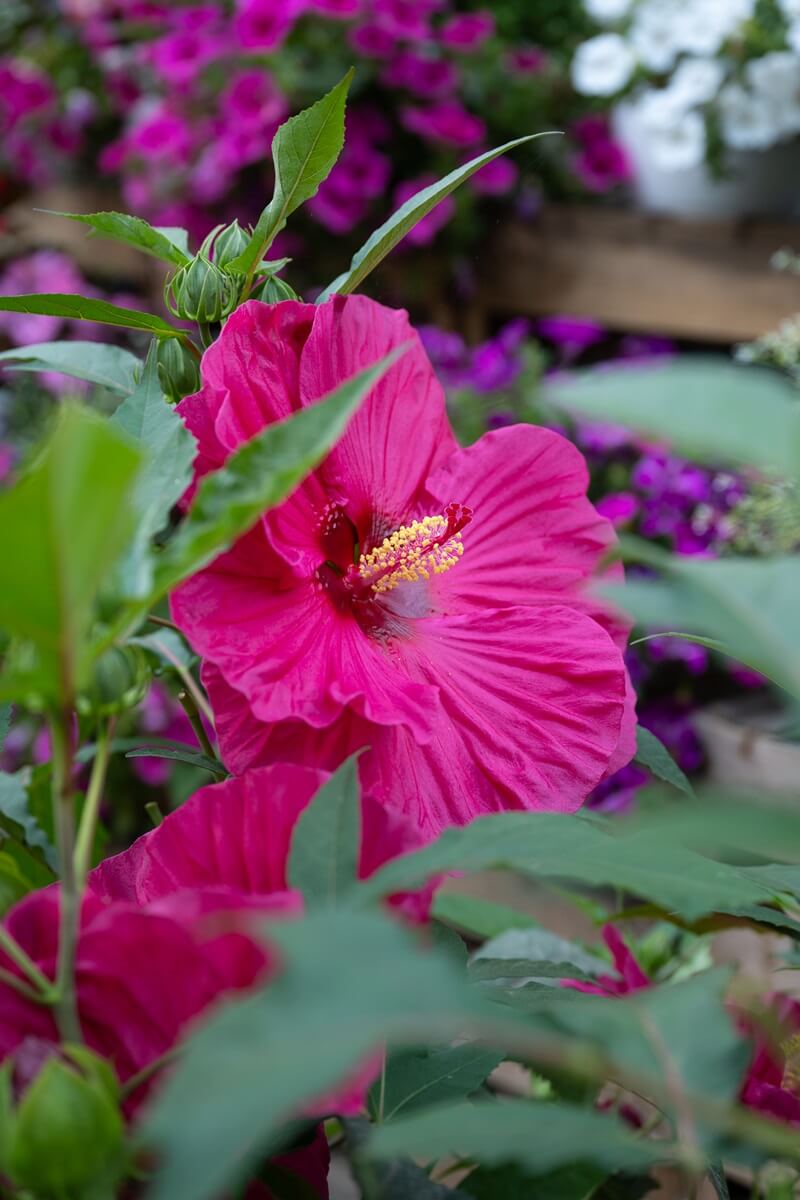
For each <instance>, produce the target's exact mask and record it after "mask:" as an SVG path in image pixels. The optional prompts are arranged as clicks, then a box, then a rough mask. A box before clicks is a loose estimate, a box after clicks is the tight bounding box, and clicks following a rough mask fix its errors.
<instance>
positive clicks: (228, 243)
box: [214, 220, 250, 271]
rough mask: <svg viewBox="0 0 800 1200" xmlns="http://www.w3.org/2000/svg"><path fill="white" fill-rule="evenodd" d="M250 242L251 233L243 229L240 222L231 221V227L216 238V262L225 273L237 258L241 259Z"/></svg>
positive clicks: (228, 226) (227, 227) (226, 227)
mask: <svg viewBox="0 0 800 1200" xmlns="http://www.w3.org/2000/svg"><path fill="white" fill-rule="evenodd" d="M249 241H250V235H249V233H247V231H246V230H244V229H242V227H241V225H240V224H239V222H238V221H235V220H234V221H231V223H230V225H226V226H225V228H224V229H223V230H222V231H221V233H218V234H217V236H216V239H215V241H214V262H215V263H216V264H217V266H218V267H221V268H222V270H223V271H224V270H225V269H226V268H227V267H228V265H229V264H230V263H232V262H233V260H234V259H235V258H238V257H239V255H240V254H241V253H242V252H243V251H244V248H245V246H246V245H247V243H248V242H249Z"/></svg>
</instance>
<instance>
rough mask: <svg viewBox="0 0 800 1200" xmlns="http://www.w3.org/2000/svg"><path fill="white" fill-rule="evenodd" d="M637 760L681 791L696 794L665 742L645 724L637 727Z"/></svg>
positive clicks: (691, 794)
mask: <svg viewBox="0 0 800 1200" xmlns="http://www.w3.org/2000/svg"><path fill="white" fill-rule="evenodd" d="M635 761H636V762H638V763H641V764H642V766H643V767H647V769H648V771H649V772H650V773H651V775H655V776H656V778H658V779H663V780H664V782H665V783H671V784H672V786H673V787H675V788H677V789H678V791H679V792H683V793H684V794H685V795H687V796H694V788H693V787H692V785H691V783H690V782H689V780H688V779H687V778H686V776H685V775H684V773H683V771H682V770H681V769H680V767H679V766H678V764H677V763H676V762H675V759H674V758H673V757H672V755H671V754H670V752H669V750H668V749H667V748H666V746H665V745H664V743H663V742H661V741H659V739H658V738H657V737H656V735H655V734H654V733H651V732H650V730H649V729H645V728H644V726H643V725H639V726H637V729H636V759H635Z"/></svg>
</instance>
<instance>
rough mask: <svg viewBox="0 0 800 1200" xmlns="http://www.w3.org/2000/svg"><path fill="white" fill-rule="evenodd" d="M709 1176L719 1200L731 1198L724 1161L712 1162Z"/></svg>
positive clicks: (729, 1199)
mask: <svg viewBox="0 0 800 1200" xmlns="http://www.w3.org/2000/svg"><path fill="white" fill-rule="evenodd" d="M708 1177H709V1179H710V1180H711V1183H712V1185H713V1187H714V1191H715V1192H716V1193H717V1196H718V1197H719V1200H731V1197H730V1192H729V1191H728V1181H727V1179H726V1178H725V1168H724V1166H723V1165H722V1163H711V1164H710V1166H709V1168H708Z"/></svg>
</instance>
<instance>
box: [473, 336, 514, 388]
mask: <svg viewBox="0 0 800 1200" xmlns="http://www.w3.org/2000/svg"><path fill="white" fill-rule="evenodd" d="M521 370H522V362H521V361H520V359H519V357H518V356H516V355H515V354H514V353H513V350H512V351H509V350H508V348H507V347H506V346H505V345H504V344H503V341H502V339H501V338H500V337H497V338H491V339H490V340H489V341H488V342H484V343H483V345H482V346H478V347H477V348H476V350H475V351H474V353H473V355H472V363H471V365H470V370H469V384H470V386H471V387H473V388H475V390H476V391H478V392H497V391H502V390H503V389H505V388H508V387H511V385H512V383H514V381H515V380H516V379H517V378H518V377H519V374H520V371H521Z"/></svg>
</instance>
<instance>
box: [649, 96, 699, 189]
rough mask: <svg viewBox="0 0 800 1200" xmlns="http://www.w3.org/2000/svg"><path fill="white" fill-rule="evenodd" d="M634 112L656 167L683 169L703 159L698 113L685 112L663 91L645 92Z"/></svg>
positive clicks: (693, 165) (671, 169)
mask: <svg viewBox="0 0 800 1200" xmlns="http://www.w3.org/2000/svg"><path fill="white" fill-rule="evenodd" d="M636 113H637V115H638V117H639V119H640V121H641V123H642V127H643V129H644V130H645V131H646V133H647V146H648V150H649V151H650V153H651V154H652V156H653V161H654V162H655V164H656V166H658V167H661V169H662V170H664V171H684V170H687V169H689V168H691V167H697V166H699V165H700V163H702V162H703V160H704V159H705V156H706V123H705V121H704V120H703V117H702V116H701V115H700V113H698V112H687V111H686V110H685V109H684V108H682V107H681V106H680V105H679V104H677V103H676V102H675V100H674V98H673V97H672V96H671V95H670V94H669V91H666V90H665V91H651V92H647V93H645V95H644V96H643V97H642V98H641V100H640V101H639V103H638V104H637V106H636Z"/></svg>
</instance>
